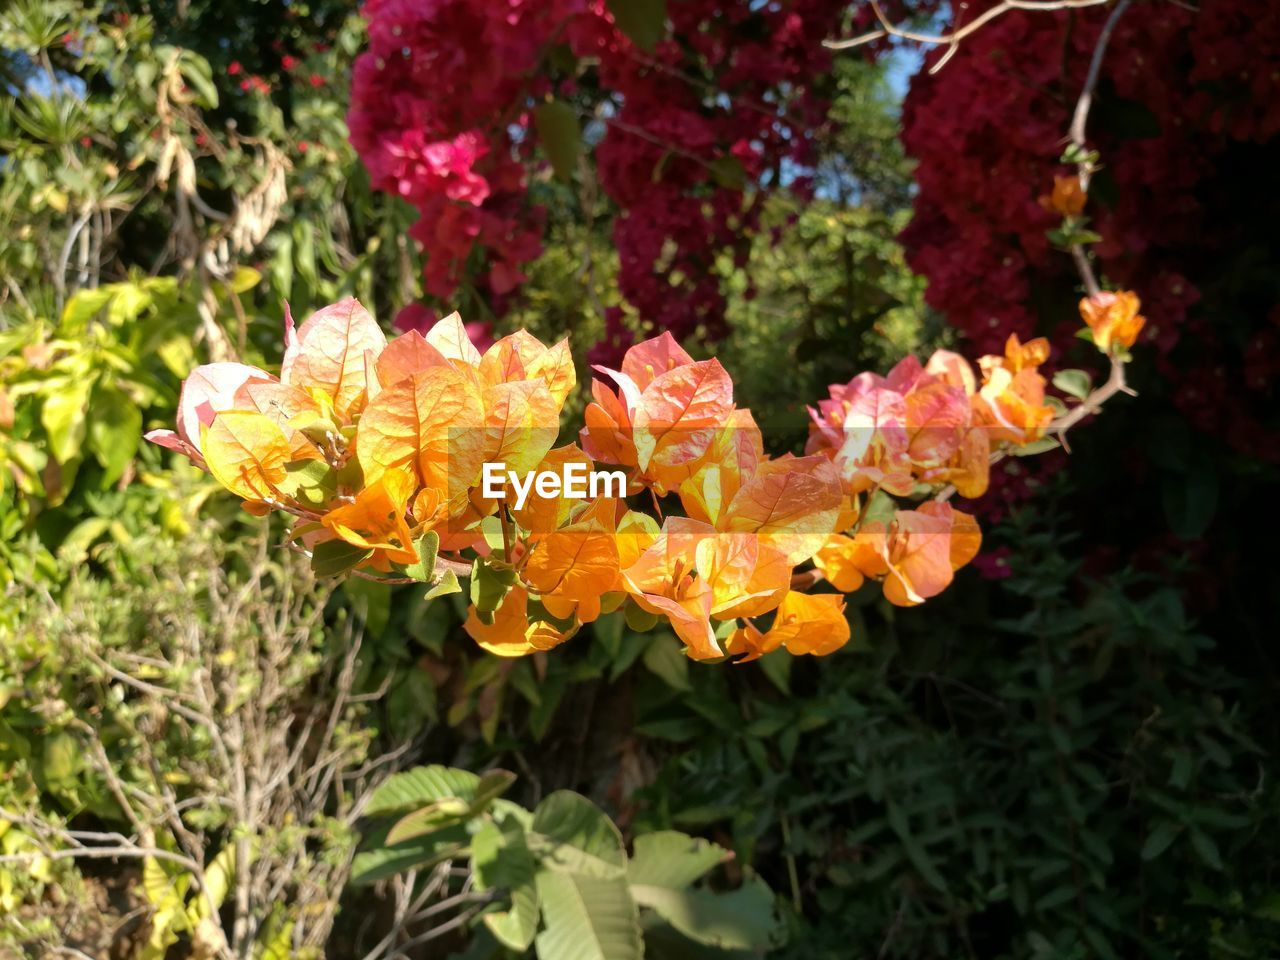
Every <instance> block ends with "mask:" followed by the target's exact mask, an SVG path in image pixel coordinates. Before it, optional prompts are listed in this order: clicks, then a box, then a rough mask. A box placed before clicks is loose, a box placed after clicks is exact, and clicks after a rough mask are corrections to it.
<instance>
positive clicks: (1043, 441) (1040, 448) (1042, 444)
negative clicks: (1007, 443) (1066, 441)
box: [1009, 437, 1062, 457]
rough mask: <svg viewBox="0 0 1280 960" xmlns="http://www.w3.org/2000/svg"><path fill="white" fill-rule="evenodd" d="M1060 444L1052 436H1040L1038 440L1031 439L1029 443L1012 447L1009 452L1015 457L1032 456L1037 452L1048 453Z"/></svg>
mask: <svg viewBox="0 0 1280 960" xmlns="http://www.w3.org/2000/svg"><path fill="white" fill-rule="evenodd" d="M1060 446H1062V444H1060V443H1058V441H1057V440H1055V439H1054V438H1053V437H1041V438H1040V439H1039V440H1032V441H1031V442H1030V443H1024V444H1023V445H1022V446H1020V447H1013V448H1012V449H1011V450H1010V451H1009V452H1010V453H1012V454H1013V455H1014V456H1015V457H1034V456H1036V455H1037V454H1041V453H1048V452H1049V451H1050V450H1056V449H1057V448H1058V447H1060Z"/></svg>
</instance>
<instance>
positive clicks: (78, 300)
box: [61, 284, 116, 333]
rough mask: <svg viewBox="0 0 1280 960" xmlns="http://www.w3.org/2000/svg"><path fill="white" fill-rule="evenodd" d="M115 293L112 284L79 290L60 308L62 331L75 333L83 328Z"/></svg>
mask: <svg viewBox="0 0 1280 960" xmlns="http://www.w3.org/2000/svg"><path fill="white" fill-rule="evenodd" d="M115 295H116V287H115V285H114V284H108V285H107V286H105V287H97V288H96V289H93V290H81V291H80V292H79V293H77V294H76V295H75V296H74V297H72V298H71V299H70V300H68V301H67V305H66V306H65V307H63V308H62V322H61V326H62V329H63V331H64V332H67V333H76V332H78V331H81V330H83V329H84V328H85V326H86V325H87V324H88V323H89V321H90V320H92V319H93V318H94V317H96V316H97V315H98V314H99V313H101V312H102V309H103V308H104V307H105V306H106V305H107V304H108V303H110V302H111V299H112V298H113V297H114V296H115Z"/></svg>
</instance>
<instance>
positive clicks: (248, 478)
mask: <svg viewBox="0 0 1280 960" xmlns="http://www.w3.org/2000/svg"><path fill="white" fill-rule="evenodd" d="M201 446H202V447H203V449H204V458H205V461H206V462H207V463H208V464H209V472H210V473H211V474H213V477H214V479H215V480H217V481H218V482H219V483H220V484H222V485H223V486H224V487H226V488H227V489H228V490H230V491H231V492H232V493H234V494H236V496H239V497H243V498H244V499H245V500H268V499H282V498H281V495H280V493H279V490H278V488H279V485H280V484H281V483H283V482H284V479H285V476H286V471H285V464H286V463H288V462H289V460H290V459H291V457H292V454H291V451H290V447H289V442H288V440H286V439H285V435H284V431H282V430H281V429H280V427H279V426H277V425H276V423H275V422H274V421H273V420H272V419H271V418H270V417H267V416H264V415H263V414H261V413H257V412H249V411H244V410H226V411H223V412H222V413H219V414H218V415H217V416H215V417H214V418H213V423H212V424H211V425H210V426H208V427H206V428H205V430H204V436H203V437H202V439H201Z"/></svg>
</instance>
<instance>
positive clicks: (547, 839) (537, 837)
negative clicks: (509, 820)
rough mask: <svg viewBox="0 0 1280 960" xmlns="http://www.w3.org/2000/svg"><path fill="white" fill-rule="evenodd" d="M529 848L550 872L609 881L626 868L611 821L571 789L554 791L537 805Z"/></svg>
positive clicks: (618, 834) (625, 860) (624, 852)
mask: <svg viewBox="0 0 1280 960" xmlns="http://www.w3.org/2000/svg"><path fill="white" fill-rule="evenodd" d="M529 846H530V848H531V849H532V850H533V851H534V853H535V854H537V855H538V857H539V859H540V860H541V861H542V863H543V865H544V866H547V867H550V868H551V869H552V870H565V871H571V872H573V873H579V874H589V875H591V876H592V877H605V878H612V877H621V876H623V875H624V874H625V872H626V868H627V855H626V851H625V850H624V849H623V846H622V834H620V833H619V832H618V828H617V827H616V826H614V824H613V821H612V820H610V819H609V818H608V817H606V816H605V815H604V813H603V811H601V810H600V808H599V807H597V806H596V805H595V804H594V803H592V802H591V801H590V800H588V799H587V798H586V797H584V796H582V795H581V794H577V793H574V792H573V791H571V790H557V791H556V792H555V793H553V794H550V795H549V796H547V797H546V798H545V799H544V800H543V801H542V802H541V803H540V804H538V808H537V809H536V810H535V811H534V812H533V826H532V830H531V832H530V835H529Z"/></svg>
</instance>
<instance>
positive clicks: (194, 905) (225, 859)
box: [187, 841, 236, 929]
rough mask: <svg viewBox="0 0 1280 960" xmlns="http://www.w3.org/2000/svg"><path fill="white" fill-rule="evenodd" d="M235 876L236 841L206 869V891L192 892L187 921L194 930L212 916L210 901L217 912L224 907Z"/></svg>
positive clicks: (222, 851)
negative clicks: (223, 903) (223, 902)
mask: <svg viewBox="0 0 1280 960" xmlns="http://www.w3.org/2000/svg"><path fill="white" fill-rule="evenodd" d="M235 874H236V845H235V841H229V842H228V843H227V845H226V846H224V847H223V848H222V849H221V850H219V851H218V855H217V856H215V857H214V858H213V860H212V861H211V862H210V863H209V865H208V866H207V867H205V868H204V883H205V890H203V891H201V890H200V889H198V888H197V889H195V890H193V891H192V892H191V899H190V902H189V903H188V904H187V919H188V920H189V921H190V923H191V927H192V929H195V928H196V927H197V926H199V924H200V921H201V920H203V919H204V918H206V917H208V916H209V915H210V910H209V907H210V901H213V903H212V906H213V909H215V910H216V909H217V908H218V907H221V906H222V901H224V900H225V899H226V898H227V892H228V891H229V890H230V889H231V884H232V882H233V881H234V879H235Z"/></svg>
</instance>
